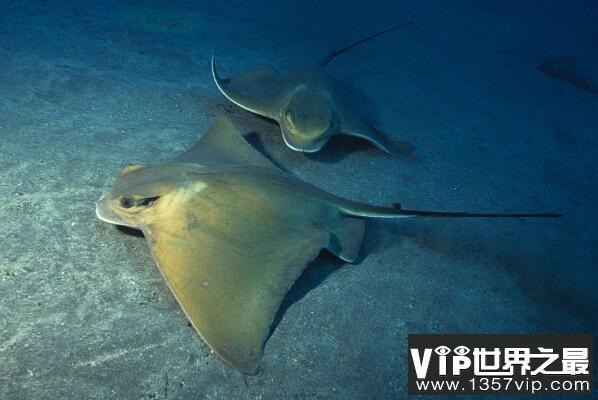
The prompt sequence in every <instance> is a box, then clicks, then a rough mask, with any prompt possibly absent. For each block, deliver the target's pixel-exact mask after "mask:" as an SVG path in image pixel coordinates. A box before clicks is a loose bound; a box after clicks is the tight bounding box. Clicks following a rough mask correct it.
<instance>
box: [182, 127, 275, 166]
mask: <svg viewBox="0 0 598 400" xmlns="http://www.w3.org/2000/svg"><path fill="white" fill-rule="evenodd" d="M173 162H175V163H192V164H201V165H209V164H223V165H243V166H252V167H265V168H270V169H275V170H277V171H278V170H279V169H278V167H276V165H274V164H272V162H271V161H270V160H268V159H267V158H266V157H264V156H263V155H262V154H261V153H259V152H258V151H257V150H255V149H254V148H253V147H252V146H251V145H250V144H249V143H247V141H246V140H245V139H243V136H241V135H240V134H238V133H237V130H236V129H235V126H234V124H233V123H232V121H231V120H230V119H229V118H228V117H227V116H225V115H221V116H220V117H218V119H217V120H216V121H215V122H214V123H213V124H212V126H211V127H210V129H208V131H207V132H206V133H204V134H203V136H202V137H201V138H200V139H199V141H198V142H197V143H196V144H195V145H194V146H193V147H191V148H190V149H189V150H187V151H185V152H184V153H183V154H181V155H179V156H178V157H176V158H175V159H174V160H173Z"/></svg>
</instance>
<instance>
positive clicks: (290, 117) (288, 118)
mask: <svg viewBox="0 0 598 400" xmlns="http://www.w3.org/2000/svg"><path fill="white" fill-rule="evenodd" d="M284 119H285V121H287V123H289V124H291V125H292V124H293V113H292V112H291V110H286V111H285V112H284Z"/></svg>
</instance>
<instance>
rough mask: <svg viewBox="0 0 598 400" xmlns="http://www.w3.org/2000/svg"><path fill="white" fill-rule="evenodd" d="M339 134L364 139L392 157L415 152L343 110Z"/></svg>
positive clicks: (401, 142)
mask: <svg viewBox="0 0 598 400" xmlns="http://www.w3.org/2000/svg"><path fill="white" fill-rule="evenodd" d="M341 134H343V135H349V136H356V137H359V138H362V139H365V140H367V141H368V142H370V143H372V144H373V145H375V146H376V147H378V148H380V149H382V150H384V151H385V152H387V153H388V154H392V155H404V156H405V155H409V154H411V153H413V151H414V150H415V146H414V145H412V144H411V143H409V142H406V141H402V140H398V139H391V138H389V137H388V136H387V135H385V134H383V133H382V132H380V131H379V130H378V129H377V128H376V127H374V126H373V125H372V124H370V123H368V122H366V121H364V120H362V119H361V118H360V117H358V116H357V115H355V114H352V113H351V112H347V111H345V110H343V112H342V113H341Z"/></svg>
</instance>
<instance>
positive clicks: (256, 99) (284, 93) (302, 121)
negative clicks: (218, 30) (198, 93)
mask: <svg viewBox="0 0 598 400" xmlns="http://www.w3.org/2000/svg"><path fill="white" fill-rule="evenodd" d="M411 24H412V22H407V23H404V24H401V25H397V26H394V27H392V28H389V29H386V30H384V31H382V32H378V33H375V34H373V35H370V36H368V37H366V38H363V39H361V40H358V41H356V42H354V43H352V44H350V45H349V46H346V47H343V48H342V49H339V50H335V51H333V52H331V53H330V54H328V55H327V56H326V57H324V58H322V59H321V60H320V62H319V63H317V64H315V65H306V66H302V67H299V68H295V69H293V70H292V71H290V72H288V73H281V72H279V71H277V70H276V69H275V68H274V67H273V66H271V65H263V66H258V67H255V68H253V69H250V70H249V71H246V72H243V73H241V74H238V75H235V76H233V77H230V78H222V77H220V76H219V75H218V72H217V71H216V60H215V56H214V57H212V75H213V77H214V81H215V82H216V85H217V86H218V89H220V91H221V92H222V94H224V96H226V97H227V98H228V99H229V100H230V101H232V102H233V103H235V104H236V105H238V106H239V107H241V108H244V109H246V110H248V111H251V112H253V113H255V114H258V115H261V116H263V117H267V118H270V119H273V120H275V121H276V122H278V124H279V125H280V129H281V131H282V137H283V139H284V141H285V143H286V144H287V146H289V147H290V148H291V149H293V150H296V151H302V152H306V153H313V152H317V151H319V150H320V149H321V148H322V147H324V145H326V143H328V141H329V140H330V138H331V137H332V136H334V135H350V136H357V137H360V138H363V139H365V140H368V141H369V142H371V143H373V144H374V145H376V146H378V147H379V148H381V149H382V150H384V151H386V152H387V153H390V154H409V153H411V152H412V151H413V149H414V147H413V146H412V145H411V144H410V143H407V142H401V141H398V140H391V139H389V138H387V137H386V136H385V135H383V134H382V133H381V132H380V131H378V130H377V129H376V128H374V127H373V126H372V125H370V124H369V123H368V122H366V121H365V120H364V119H363V118H362V117H360V116H359V115H357V114H356V113H355V112H354V111H353V110H351V109H350V108H349V107H348V105H347V104H346V103H345V102H344V101H343V99H342V96H341V94H340V91H339V89H338V86H337V84H336V83H335V82H334V80H333V79H332V78H331V77H330V76H328V74H327V73H326V71H325V68H326V66H328V65H329V64H330V63H331V62H332V61H333V60H334V59H335V58H336V57H337V56H338V55H339V54H342V53H344V52H345V51H347V50H349V49H351V48H353V47H355V46H357V45H359V44H361V43H363V42H366V41H368V40H371V39H373V38H375V37H378V36H380V35H383V34H385V33H387V32H391V31H394V30H396V29H399V28H402V27H405V26H408V25H411Z"/></svg>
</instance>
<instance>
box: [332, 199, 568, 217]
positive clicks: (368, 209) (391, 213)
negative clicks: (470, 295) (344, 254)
mask: <svg viewBox="0 0 598 400" xmlns="http://www.w3.org/2000/svg"><path fill="white" fill-rule="evenodd" d="M341 210H342V211H343V212H344V213H346V214H348V215H352V216H358V217H366V218H560V217H562V216H563V215H562V214H559V213H470V212H447V211H423V210H404V209H403V208H401V206H400V204H395V205H394V206H393V207H377V206H368V205H363V204H358V203H348V204H345V205H343V206H341Z"/></svg>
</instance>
